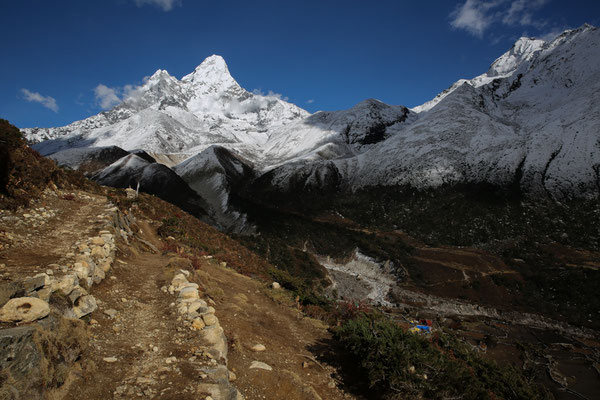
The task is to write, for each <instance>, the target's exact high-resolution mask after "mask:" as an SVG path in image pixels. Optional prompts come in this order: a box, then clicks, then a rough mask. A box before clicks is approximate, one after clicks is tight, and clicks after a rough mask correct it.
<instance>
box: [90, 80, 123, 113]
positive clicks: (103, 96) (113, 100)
mask: <svg viewBox="0 0 600 400" xmlns="http://www.w3.org/2000/svg"><path fill="white" fill-rule="evenodd" d="M117 90H118V89H115V88H109V87H108V86H106V85H103V84H100V85H98V86H96V87H95V88H94V96H95V97H96V102H97V103H98V105H99V106H100V108H102V109H103V110H108V109H109V108H112V107H114V106H116V105H117V104H119V103H120V102H121V99H120V98H119V96H117Z"/></svg>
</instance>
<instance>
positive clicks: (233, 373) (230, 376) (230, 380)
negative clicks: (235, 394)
mask: <svg viewBox="0 0 600 400" xmlns="http://www.w3.org/2000/svg"><path fill="white" fill-rule="evenodd" d="M236 379H237V375H236V374H235V372H233V371H229V382H234V381H235V380H236Z"/></svg>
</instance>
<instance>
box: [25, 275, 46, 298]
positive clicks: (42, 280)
mask: <svg viewBox="0 0 600 400" xmlns="http://www.w3.org/2000/svg"><path fill="white" fill-rule="evenodd" d="M47 283H50V277H49V276H48V275H46V274H37V275H36V276H34V277H33V278H28V279H26V280H25V281H23V288H24V289H25V293H31V292H33V291H34V290H36V289H39V288H41V287H44V286H46V284H47Z"/></svg>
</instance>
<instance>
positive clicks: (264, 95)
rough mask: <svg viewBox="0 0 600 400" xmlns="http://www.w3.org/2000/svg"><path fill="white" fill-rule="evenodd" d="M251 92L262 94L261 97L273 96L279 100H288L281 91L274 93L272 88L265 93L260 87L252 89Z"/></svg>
mask: <svg viewBox="0 0 600 400" xmlns="http://www.w3.org/2000/svg"><path fill="white" fill-rule="evenodd" d="M252 94H255V95H257V96H263V97H275V98H277V99H279V100H283V101H288V100H289V99H288V98H287V97H286V96H284V95H282V94H281V93H275V92H273V91H272V90H269V91H268V92H267V93H265V92H263V91H262V90H260V89H254V90H253V91H252Z"/></svg>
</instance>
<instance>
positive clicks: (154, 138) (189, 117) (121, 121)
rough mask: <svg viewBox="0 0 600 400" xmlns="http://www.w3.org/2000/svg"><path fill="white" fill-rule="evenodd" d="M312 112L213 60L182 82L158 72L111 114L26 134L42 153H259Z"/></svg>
mask: <svg viewBox="0 0 600 400" xmlns="http://www.w3.org/2000/svg"><path fill="white" fill-rule="evenodd" d="M308 115H309V113H308V112H307V111H305V110H303V109H301V108H299V107H297V106H295V105H293V104H291V103H288V102H285V101H283V100H282V99H280V98H278V97H277V96H275V95H261V94H254V93H250V92H248V91H246V90H245V89H243V88H242V87H240V86H239V85H238V83H237V82H236V81H235V80H234V79H233V78H232V77H231V75H230V74H229V70H228V68H227V65H226V63H225V61H224V60H223V58H222V57H220V56H216V55H213V56H211V57H208V58H207V59H206V60H204V62H202V64H200V65H199V66H198V67H196V69H195V70H194V72H192V73H191V74H188V75H186V76H184V77H183V78H182V79H181V80H178V79H177V78H175V77H173V76H171V75H169V73H168V72H167V71H165V70H158V71H156V72H155V73H154V74H153V75H152V76H151V77H150V78H148V79H147V80H146V82H145V83H144V84H143V85H142V86H141V87H139V88H136V89H135V90H133V91H131V93H129V95H128V96H127V97H126V98H125V99H124V101H123V102H122V103H121V104H119V105H117V106H116V107H114V108H113V109H111V110H109V111H105V112H102V113H100V114H97V115H95V116H92V117H90V118H87V119H84V120H81V121H76V122H74V123H72V124H70V125H67V126H65V127H60V128H32V129H24V130H23V131H24V132H25V134H26V137H27V138H28V139H29V140H30V141H32V142H44V143H41V144H40V145H38V150H39V151H40V152H42V153H44V154H50V153H53V152H56V151H59V150H63V149H66V148H70V147H90V146H98V147H100V146H112V145H115V146H119V147H121V148H123V149H125V150H132V149H137V148H142V149H144V150H147V151H149V152H154V153H187V154H188V155H193V154H195V153H197V152H199V151H201V150H204V149H205V148H207V147H208V146H210V145H213V144H225V143H228V144H237V145H239V149H238V150H240V151H247V152H248V153H249V154H252V153H253V152H256V151H257V148H258V146H260V145H262V144H263V143H264V142H265V141H266V140H267V138H268V134H267V132H268V131H269V130H272V129H274V128H277V127H280V126H284V125H286V124H288V123H290V122H292V121H295V120H299V119H302V118H304V117H306V116H308Z"/></svg>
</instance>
